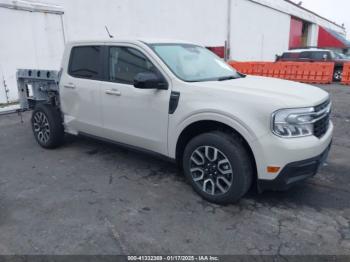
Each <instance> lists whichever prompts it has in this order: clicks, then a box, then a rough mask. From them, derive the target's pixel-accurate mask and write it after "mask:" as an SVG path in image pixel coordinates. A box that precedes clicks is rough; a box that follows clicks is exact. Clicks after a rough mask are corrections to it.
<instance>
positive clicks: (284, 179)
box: [258, 143, 332, 192]
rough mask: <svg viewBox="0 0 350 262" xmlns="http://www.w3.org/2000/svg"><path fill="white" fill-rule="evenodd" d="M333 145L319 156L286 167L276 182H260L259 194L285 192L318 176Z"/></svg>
mask: <svg viewBox="0 0 350 262" xmlns="http://www.w3.org/2000/svg"><path fill="white" fill-rule="evenodd" d="M331 146H332V143H331V144H330V145H329V146H328V147H327V148H326V150H325V151H324V152H323V153H322V154H321V155H319V156H317V157H314V158H310V159H306V160H302V161H297V162H293V163H290V164H288V165H286V166H285V167H284V168H283V170H282V171H281V172H280V174H279V175H278V176H277V177H276V178H275V179H274V180H262V179H260V180H258V189H259V192H263V191H266V190H274V191H284V190H288V189H289V188H290V187H291V186H293V185H295V184H297V183H299V182H302V181H304V180H305V179H308V178H310V177H313V176H315V175H316V174H317V172H318V170H319V168H320V167H321V166H322V165H323V163H324V162H325V161H326V160H327V158H328V154H329V151H330V149H331Z"/></svg>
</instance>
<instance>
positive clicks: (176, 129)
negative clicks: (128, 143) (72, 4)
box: [168, 110, 258, 158]
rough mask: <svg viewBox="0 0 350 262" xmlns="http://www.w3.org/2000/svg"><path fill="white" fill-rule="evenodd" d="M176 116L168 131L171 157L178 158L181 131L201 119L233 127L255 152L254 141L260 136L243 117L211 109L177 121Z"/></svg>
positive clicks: (171, 120)
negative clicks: (177, 148) (177, 150)
mask: <svg viewBox="0 0 350 262" xmlns="http://www.w3.org/2000/svg"><path fill="white" fill-rule="evenodd" d="M174 118H176V117H171V118H170V121H169V132H168V152H169V157H171V158H176V146H177V141H178V140H179V137H180V135H181V133H182V132H183V131H184V130H185V129H186V128H187V127H188V126H190V125H191V124H194V123H196V122H200V121H215V122H220V123H222V124H225V125H227V126H229V127H231V128H232V129H234V130H236V131H237V132H238V133H239V134H240V135H241V136H242V137H243V138H244V139H245V140H246V141H247V143H248V144H249V146H250V147H251V149H252V151H253V152H254V148H253V145H254V143H253V142H254V141H255V140H256V139H257V138H258V137H257V136H256V134H255V133H254V131H253V130H252V129H251V128H250V127H248V126H247V125H246V124H245V123H244V122H243V121H242V120H241V119H239V118H237V117H234V116H231V115H228V114H225V113H224V112H220V111H213V110H211V111H210V112H209V111H201V112H195V113H193V114H191V115H188V116H186V117H184V118H183V119H180V120H179V121H176V119H174ZM176 123H177V124H176Z"/></svg>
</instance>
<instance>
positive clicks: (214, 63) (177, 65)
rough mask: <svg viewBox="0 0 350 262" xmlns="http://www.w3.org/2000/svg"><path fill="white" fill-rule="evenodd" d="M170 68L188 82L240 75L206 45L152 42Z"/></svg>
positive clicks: (224, 78)
mask: <svg viewBox="0 0 350 262" xmlns="http://www.w3.org/2000/svg"><path fill="white" fill-rule="evenodd" d="M150 47H151V48H152V49H153V51H154V52H155V53H156V54H157V55H158V56H159V57H160V58H161V59H162V60H163V62H164V63H165V64H166V65H167V66H168V67H169V69H170V70H171V71H172V72H173V73H174V74H175V75H176V76H177V77H178V78H180V79H181V80H183V81H186V82H200V81H218V80H228V79H234V78H239V77H240V75H239V74H238V73H237V72H236V71H235V70H234V69H233V68H232V67H231V66H229V65H228V64H226V63H225V62H224V61H223V60H222V59H220V58H219V57H218V56H216V55H215V54H213V53H212V52H211V51H209V50H208V49H206V48H204V47H200V46H197V45H192V44H150Z"/></svg>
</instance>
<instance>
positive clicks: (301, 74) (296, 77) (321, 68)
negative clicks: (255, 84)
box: [229, 61, 350, 84]
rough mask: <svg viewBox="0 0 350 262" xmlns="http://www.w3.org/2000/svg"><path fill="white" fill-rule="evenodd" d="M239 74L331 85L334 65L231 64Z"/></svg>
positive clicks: (349, 73)
mask: <svg viewBox="0 0 350 262" xmlns="http://www.w3.org/2000/svg"><path fill="white" fill-rule="evenodd" d="M229 64H230V65H231V66H232V67H233V68H235V69H236V70H237V71H238V72H241V73H243V74H248V75H259V76H267V77H276V78H281V79H287V80H293V81H299V82H303V83H314V84H330V83H332V80H333V70H334V63H324V62H322V63H304V62H276V63H273V62H236V61H235V62H229ZM344 76H345V77H344ZM344 76H343V79H344V83H348V84H350V63H349V65H348V66H347V67H346V70H345V68H344Z"/></svg>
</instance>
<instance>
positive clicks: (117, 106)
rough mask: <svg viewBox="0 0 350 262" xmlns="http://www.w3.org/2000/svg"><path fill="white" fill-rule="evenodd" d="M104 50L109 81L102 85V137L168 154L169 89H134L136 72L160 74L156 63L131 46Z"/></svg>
mask: <svg viewBox="0 0 350 262" xmlns="http://www.w3.org/2000/svg"><path fill="white" fill-rule="evenodd" d="M107 49H108V50H107V53H108V54H107V56H108V66H107V77H108V82H107V81H106V82H103V83H102V84H101V92H102V93H101V96H102V103H101V105H102V115H103V127H104V132H105V137H107V138H108V139H111V140H113V141H116V142H120V143H124V144H127V145H131V146H135V147H139V148H143V149H147V150H151V151H154V152H158V153H161V154H167V132H168V110H169V100H170V93H171V88H170V87H169V89H168V90H159V89H137V88H135V87H134V85H133V83H134V78H135V76H136V75H137V74H138V73H145V72H158V73H160V72H159V70H158V69H157V67H156V66H154V64H155V63H154V62H152V61H151V59H150V58H149V57H148V56H146V55H145V53H144V52H143V51H142V50H140V49H138V48H136V47H133V46H110V47H108V48H107ZM168 82H169V81H168Z"/></svg>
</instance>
